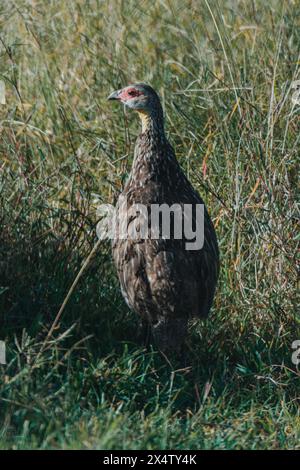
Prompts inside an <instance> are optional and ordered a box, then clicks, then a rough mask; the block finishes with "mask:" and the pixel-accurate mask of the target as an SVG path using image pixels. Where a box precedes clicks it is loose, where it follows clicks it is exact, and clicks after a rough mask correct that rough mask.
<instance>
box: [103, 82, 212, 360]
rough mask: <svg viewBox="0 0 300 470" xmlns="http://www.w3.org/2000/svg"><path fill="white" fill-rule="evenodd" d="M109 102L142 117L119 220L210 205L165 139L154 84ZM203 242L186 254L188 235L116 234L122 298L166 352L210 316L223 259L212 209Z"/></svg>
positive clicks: (130, 89) (132, 89)
mask: <svg viewBox="0 0 300 470" xmlns="http://www.w3.org/2000/svg"><path fill="white" fill-rule="evenodd" d="M109 98H110V99H118V100H120V101H121V102H123V103H124V104H126V105H127V106H128V107H130V108H132V109H135V110H137V111H138V112H139V114H140V117H141V120H142V133H141V134H140V135H139V137H138V139H137V142H136V146H135V152H134V161H133V165H132V170H131V173H130V176H129V179H128V181H127V183H126V185H125V187H124V190H123V192H122V196H123V199H122V198H121V199H119V211H120V218H121V219H122V218H125V217H126V216H128V215H129V217H128V225H130V224H132V223H134V221H135V220H134V219H135V216H134V214H132V213H131V207H132V206H133V204H137V203H139V204H144V205H145V206H146V207H147V208H150V205H151V204H163V203H165V204H168V205H172V204H174V203H179V204H180V205H181V206H183V204H193V205H195V204H204V203H203V200H202V199H201V197H200V196H199V194H198V193H197V192H196V191H195V190H194V188H193V187H192V185H191V184H190V182H189V181H188V179H187V178H186V176H185V174H184V173H183V171H182V170H181V168H180V166H179V164H178V162H177V160H176V157H175V154H174V150H173V148H172V147H171V145H170V144H169V142H168V141H167V139H166V136H165V133H164V123H163V112H162V107H161V104H160V100H159V98H158V96H157V94H156V93H155V91H154V90H153V89H152V88H151V87H150V86H148V85H145V84H135V85H130V86H128V87H126V88H124V89H122V90H119V91H117V92H114V93H113V94H112V95H110V97H109ZM124 197H125V199H124ZM124 200H126V203H127V207H125V205H124ZM122 201H123V202H122ZM125 211H126V213H125ZM204 237H205V240H204V246H203V248H202V249H200V250H195V251H189V250H187V249H186V245H185V243H186V240H185V239H184V238H183V239H182V240H178V239H174V237H171V239H163V238H162V237H160V238H159V239H157V240H155V239H138V240H137V239H134V238H130V237H129V238H127V239H119V238H118V237H116V239H115V240H114V241H113V257H114V261H115V264H116V267H117V271H118V276H119V280H120V284H121V289H122V293H123V296H124V298H125V300H126V302H127V304H128V305H129V307H130V308H131V309H132V310H134V311H135V312H136V313H137V314H138V315H139V316H140V318H141V320H142V323H143V324H145V325H149V326H150V330H151V336H152V338H153V339H154V342H155V343H156V345H157V347H158V348H159V349H160V350H161V351H164V352H170V351H172V350H178V349H179V348H180V347H181V345H182V343H183V341H184V339H185V337H186V332H187V323H188V320H189V318H191V317H195V316H196V317H197V316H198V317H202V318H204V317H207V315H208V313H209V310H210V308H211V305H212V302H213V297H214V293H215V288H216V283H217V278H218V272H219V254H218V244H217V239H216V235H215V230H214V227H213V224H212V222H211V220H210V217H209V215H208V212H207V210H206V209H205V223H204Z"/></svg>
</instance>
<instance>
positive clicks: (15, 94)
mask: <svg viewBox="0 0 300 470" xmlns="http://www.w3.org/2000/svg"><path fill="white" fill-rule="evenodd" d="M0 21H1V37H0V42H1V43H0V52H1V62H0V80H1V83H2V85H1V88H0V89H1V90H2V92H3V93H2V95H1V96H0V98H1V99H0V102H1V103H2V104H0V119H1V126H0V132H1V140H0V155H1V161H0V165H1V173H0V185H1V191H0V221H1V224H0V242H1V243H0V267H1V269H0V339H1V340H3V341H5V342H6V349H7V364H6V365H1V366H0V375H1V381H0V383H1V385H0V400H1V406H0V420H1V426H0V436H1V439H0V447H2V448H16V449H23V448H39V449H46V448H62V449H73V448H87V449H90V448H101V449H120V448H122V449H139V448H146V449H169V448H175V449H264V448H266V449H286V448H288V449H296V448H298V449H299V448H300V446H299V442H300V440H299V438H300V414H299V399H300V397H299V368H298V366H297V365H296V364H295V363H294V362H295V361H292V353H293V349H292V343H293V341H295V340H298V339H300V320H299V312H297V307H298V303H299V302H298V301H297V290H296V280H297V270H296V262H297V259H296V255H297V249H298V245H299V233H298V231H297V225H296V223H297V218H296V217H297V213H296V197H297V183H298V174H299V101H300V100H299V98H298V95H297V90H296V88H295V86H294V85H293V83H294V82H295V81H296V80H297V79H299V40H300V28H299V26H300V24H299V22H300V17H299V11H298V8H297V2H296V1H295V2H293V1H290V2H279V1H271V2H263V1H260V0H258V1H253V2H248V1H241V2H231V1H225V2H221V3H220V2H219V3H217V2H216V1H214V0H207V1H206V0H201V1H196V0H183V1H181V0H180V1H179V0H174V1H172V2H169V1H166V2H163V1H156V2H150V1H148V0H146V1H142V2H140V1H139V2H138V1H136V0H134V1H133V0H129V1H127V2H122V1H119V0H116V1H113V2H98V1H96V0H90V1H89V2H84V1H79V0H77V1H74V2H58V1H56V0H53V1H52V2H42V1H39V0H37V1H34V2H28V1H25V0H18V1H16V2H2V4H1V7H0ZM138 80H139V81H140V80H143V81H145V82H148V83H150V84H152V86H154V87H155V88H156V89H157V91H158V92H159V94H160V96H161V97H162V101H163V106H164V111H165V116H166V130H167V134H168V137H169V139H170V141H171V142H172V144H173V145H174V147H175V149H176V154H177V156H178V159H179V161H180V163H181V165H182V167H183V168H184V170H185V172H186V173H187V175H188V176H189V178H190V179H191V181H192V182H193V184H194V185H195V187H196V188H197V189H198V190H199V192H200V193H201V195H202V196H203V198H204V199H205V201H206V203H207V206H208V209H209V211H210V213H211V215H212V218H213V221H214V224H215V226H216V230H217V234H218V239H219V243H220V252H221V275H220V281H219V286H218V292H217V296H216V299H215V303H214V308H213V310H212V312H211V316H210V318H209V319H208V320H207V321H203V322H196V323H195V324H194V325H191V327H190V335H189V341H188V345H187V348H188V354H187V356H188V357H187V360H186V364H185V366H184V367H183V366H182V364H181V363H180V361H178V359H176V358H175V359H171V361H170V362H171V363H168V362H167V361H165V359H164V358H163V357H161V356H160V355H159V354H158V353H157V352H156V351H155V350H147V351H145V350H143V348H141V346H140V345H139V344H138V343H137V340H136V331H137V320H136V318H135V316H134V315H133V314H132V313H131V312H130V311H129V310H128V308H127V307H126V304H125V302H124V301H123V299H122V296H121V294H120V290H119V286H118V282H117V280H116V273H115V270H114V267H113V265H112V261H111V254H110V245H109V242H103V243H100V244H99V245H98V246H97V249H96V250H95V253H94V254H93V255H92V256H91V257H90V259H88V256H89V255H90V253H91V250H92V249H93V247H94V245H95V243H96V241H97V237H96V224H97V221H98V218H97V206H98V205H99V203H100V202H105V203H114V201H115V198H116V195H117V194H118V191H119V190H120V189H121V188H122V185H123V183H124V180H125V179H126V177H127V175H128V173H129V171H130V166H131V162H132V155H133V148H134V141H135V137H136V135H137V133H138V128H139V127H138V126H139V123H138V120H137V117H136V116H135V115H134V114H132V113H130V112H126V113H124V111H123V110H122V108H121V107H120V106H113V105H112V104H111V103H107V101H106V97H107V95H108V94H109V93H110V92H111V91H112V90H114V89H116V88H120V87H121V86H125V85H127V84H128V83H131V82H135V81H138ZM4 88H5V91H4ZM4 97H5V103H4ZM87 260H88V261H89V262H88V263H86V261H87ZM83 265H85V269H83V270H81V268H82V266H83ZM80 270H81V271H80ZM78 274H79V275H78ZM76 276H77V281H78V282H76V283H75V284H73V283H74V280H75V278H76ZM72 285H73V288H71V286H72ZM70 289H71V290H70ZM68 293H69V294H70V295H68ZM62 306H63V308H61V307H62ZM59 311H60V315H59V317H58V318H57V321H55V317H56V315H57V314H58V312H59ZM51 325H52V326H53V328H52V330H51V331H50V333H51V334H49V329H50V328H51Z"/></svg>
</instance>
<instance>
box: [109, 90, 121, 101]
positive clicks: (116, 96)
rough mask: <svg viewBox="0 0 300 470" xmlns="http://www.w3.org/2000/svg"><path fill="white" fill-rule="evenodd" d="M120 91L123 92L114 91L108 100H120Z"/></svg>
mask: <svg viewBox="0 0 300 470" xmlns="http://www.w3.org/2000/svg"><path fill="white" fill-rule="evenodd" d="M120 91H121V90H116V91H113V92H112V93H111V94H110V95H109V96H108V97H107V99H108V100H118V99H119V94H120Z"/></svg>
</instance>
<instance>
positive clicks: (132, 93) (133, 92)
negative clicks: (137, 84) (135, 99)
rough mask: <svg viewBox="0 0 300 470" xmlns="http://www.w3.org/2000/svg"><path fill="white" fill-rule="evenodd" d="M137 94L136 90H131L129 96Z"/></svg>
mask: <svg viewBox="0 0 300 470" xmlns="http://www.w3.org/2000/svg"><path fill="white" fill-rule="evenodd" d="M135 94H136V93H135V90H131V91H129V92H128V95H130V96H134V95H135Z"/></svg>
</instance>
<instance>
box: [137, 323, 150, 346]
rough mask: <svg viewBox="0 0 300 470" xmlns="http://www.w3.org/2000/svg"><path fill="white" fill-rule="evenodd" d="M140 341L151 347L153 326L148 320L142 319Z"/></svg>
mask: <svg viewBox="0 0 300 470" xmlns="http://www.w3.org/2000/svg"><path fill="white" fill-rule="evenodd" d="M138 338H139V342H140V343H141V344H142V345H143V346H144V347H145V348H149V346H150V341H151V327H150V324H149V322H148V321H146V320H144V319H143V320H141V322H140V324H139V330H138Z"/></svg>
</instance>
